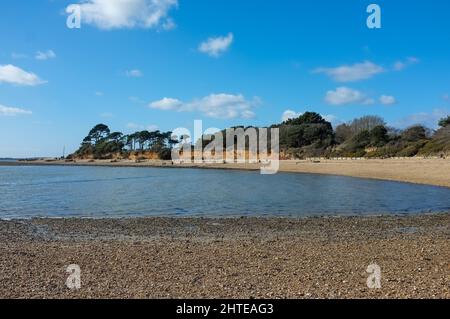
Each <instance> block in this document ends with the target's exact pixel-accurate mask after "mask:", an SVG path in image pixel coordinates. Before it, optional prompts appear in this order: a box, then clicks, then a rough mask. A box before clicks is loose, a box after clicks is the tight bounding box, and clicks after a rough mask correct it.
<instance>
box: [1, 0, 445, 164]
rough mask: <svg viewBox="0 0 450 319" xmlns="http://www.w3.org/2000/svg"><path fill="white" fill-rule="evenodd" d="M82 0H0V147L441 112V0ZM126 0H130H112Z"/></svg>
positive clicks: (400, 120)
mask: <svg viewBox="0 0 450 319" xmlns="http://www.w3.org/2000/svg"><path fill="white" fill-rule="evenodd" d="M373 2H375V3H377V4H378V5H379V6H380V7H381V10H382V11H381V12H382V15H381V19H382V20H381V21H382V28H381V29H369V28H367V26H366V19H367V17H368V15H369V14H368V13H366V7H367V6H368V5H369V4H370V3H372V2H370V1H362V0H353V1H336V0H333V1H331V0H330V1H325V0H316V1H312V0H311V1H306V0H305V1H300V0H298V1H294V0H291V1H288V0H285V1H280V0H276V1H275V0H273V1H272V0H264V1H262V0H260V1H256V0H214V1H211V0H178V1H177V0H158V1H156V0H121V1H117V0H89V1H83V2H82V3H81V7H80V8H81V17H82V20H81V29H69V28H68V27H67V26H66V19H67V16H68V14H67V13H66V12H65V10H66V8H67V7H68V6H69V5H71V4H77V3H79V1H77V0H72V1H65V0H52V1H50V0H40V1H13V0H4V1H1V3H0V12H1V13H2V19H0V39H1V42H0V134H1V136H2V138H1V139H0V157H7V156H14V157H26V156H57V155H60V154H61V153H62V148H63V146H64V145H65V146H66V148H67V151H68V152H72V151H74V150H76V148H77V147H78V146H79V143H80V141H81V140H82V139H83V137H84V136H85V135H86V134H87V132H88V131H89V129H90V128H91V127H92V126H93V125H95V124H97V123H100V122H103V123H105V124H108V125H109V126H110V127H111V129H113V130H116V131H122V132H124V133H129V132H132V131H136V130H140V129H147V128H149V129H153V128H156V127H158V128H159V129H161V130H164V131H168V130H173V129H175V128H177V127H186V128H192V127H193V121H194V120H195V119H201V120H203V123H204V124H203V125H204V128H208V127H217V128H225V127H228V126H231V125H238V124H243V125H269V124H272V123H277V122H280V121H281V119H282V118H283V116H284V117H288V116H294V115H296V114H300V113H301V112H304V111H307V110H310V111H316V112H319V113H321V114H322V115H323V116H326V117H327V118H328V119H329V120H331V121H332V122H333V123H335V124H337V123H339V122H345V121H348V120H351V119H353V118H355V117H358V116H362V115H367V114H375V115H380V116H383V117H384V118H385V119H386V121H387V122H388V123H389V124H390V125H395V126H397V127H406V126H408V125H412V124H415V123H424V124H427V125H428V126H432V125H435V123H436V122H437V119H438V118H439V117H443V116H444V115H446V114H448V113H450V99H449V95H450V59H449V57H450V2H448V1H441V0H434V1H422V0H420V1H402V0H397V1H373ZM121 3H122V4H124V3H125V4H126V6H123V7H122V6H121Z"/></svg>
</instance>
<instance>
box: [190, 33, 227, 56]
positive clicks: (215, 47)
mask: <svg viewBox="0 0 450 319" xmlns="http://www.w3.org/2000/svg"><path fill="white" fill-rule="evenodd" d="M233 39H234V36H233V33H228V35H227V36H224V37H217V38H209V39H208V40H206V41H204V42H202V43H201V44H200V46H199V47H198V50H199V51H200V52H202V53H206V54H208V55H209V56H212V57H218V56H220V55H221V54H222V53H224V52H225V51H227V50H228V48H229V47H230V45H231V43H233Z"/></svg>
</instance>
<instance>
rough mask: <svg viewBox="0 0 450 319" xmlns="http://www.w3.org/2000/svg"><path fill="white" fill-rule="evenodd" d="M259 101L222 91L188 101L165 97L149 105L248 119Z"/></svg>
mask: <svg viewBox="0 0 450 319" xmlns="http://www.w3.org/2000/svg"><path fill="white" fill-rule="evenodd" d="M259 103H260V102H259V99H258V98H254V99H253V100H247V99H246V98H245V97H244V96H243V95H232V94H224V93H222V94H211V95H208V96H205V97H203V98H201V99H196V100H193V101H191V102H188V103H185V102H182V101H180V100H178V99H173V98H167V97H166V98H163V99H162V100H159V101H155V102H152V103H150V105H149V107H150V108H153V109H159V110H163V111H177V112H200V113H202V114H204V115H205V116H207V117H211V118H218V119H235V118H243V119H249V118H253V117H255V112H254V108H255V107H256V106H257V105H258V104H259Z"/></svg>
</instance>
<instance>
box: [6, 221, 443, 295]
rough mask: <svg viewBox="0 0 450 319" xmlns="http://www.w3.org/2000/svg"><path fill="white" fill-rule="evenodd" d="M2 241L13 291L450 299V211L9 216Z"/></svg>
mask: <svg viewBox="0 0 450 319" xmlns="http://www.w3.org/2000/svg"><path fill="white" fill-rule="evenodd" d="M0 251H1V252H2V253H1V254H0V268H1V269H2V272H1V273H0V282H2V285H0V297H2V298H113V299H115V298H171V299H172V298H175V299H177V298H188V299H191V298H289V299H297V298H369V299H371V298H446V299H448V298H450V285H449V282H450V263H449V259H448V257H449V252H450V213H443V214H428V215H417V216H371V217H365V216H364V217H362V216H361V217H339V218H335V217H307V218H278V217H277V218H270V217H267V218H266V217H261V218H254V217H247V218H189V217H186V218H164V217H155V218H153V217H145V218H144V217H142V218H123V219H79V218H70V219H32V220H12V221H0ZM373 263H376V264H378V265H379V266H380V267H381V271H382V280H381V284H382V288H381V289H369V288H368V287H367V285H366V280H367V277H368V273H366V268H367V266H368V265H370V264H373ZM71 264H78V265H79V266H80V268H81V276H82V277H81V278H82V288H81V289H80V290H76V291H74V290H69V289H68V288H67V287H66V286H65V281H66V278H67V276H68V274H67V273H66V267H67V266H68V265H71Z"/></svg>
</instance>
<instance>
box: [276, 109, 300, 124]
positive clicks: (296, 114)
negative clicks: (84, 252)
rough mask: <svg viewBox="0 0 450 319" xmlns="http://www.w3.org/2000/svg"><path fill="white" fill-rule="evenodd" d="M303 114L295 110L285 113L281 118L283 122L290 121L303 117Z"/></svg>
mask: <svg viewBox="0 0 450 319" xmlns="http://www.w3.org/2000/svg"><path fill="white" fill-rule="evenodd" d="M302 114H303V112H295V111H293V110H286V111H284V112H283V115H282V116H281V120H282V121H283V122H285V121H287V120H290V119H295V118H297V117H299V116H301V115H302Z"/></svg>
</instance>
